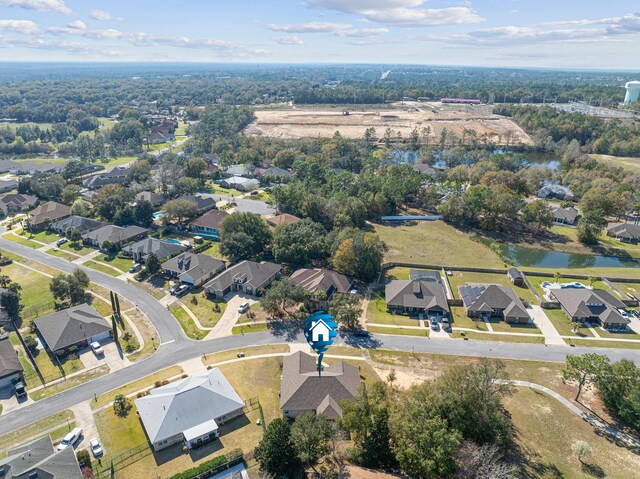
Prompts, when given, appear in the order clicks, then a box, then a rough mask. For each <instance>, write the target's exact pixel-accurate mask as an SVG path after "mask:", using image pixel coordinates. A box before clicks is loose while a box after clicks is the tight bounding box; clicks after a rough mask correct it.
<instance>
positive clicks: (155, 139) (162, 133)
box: [149, 120, 176, 145]
mask: <svg viewBox="0 0 640 479" xmlns="http://www.w3.org/2000/svg"><path fill="white" fill-rule="evenodd" d="M175 129H176V123H175V122H174V121H171V120H168V121H164V122H162V123H161V124H159V125H155V126H152V127H151V131H150V132H149V143H151V144H152V145H157V144H159V143H166V142H168V141H176V135H175V133H174V132H175Z"/></svg>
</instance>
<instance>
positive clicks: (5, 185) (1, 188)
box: [0, 180, 18, 193]
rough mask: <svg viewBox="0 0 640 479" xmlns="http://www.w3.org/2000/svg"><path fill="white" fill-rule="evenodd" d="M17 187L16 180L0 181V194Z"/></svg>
mask: <svg viewBox="0 0 640 479" xmlns="http://www.w3.org/2000/svg"><path fill="white" fill-rule="evenodd" d="M17 187H18V181H17V180H0V193H8V192H9V191H11V190H15V189H16V188H17Z"/></svg>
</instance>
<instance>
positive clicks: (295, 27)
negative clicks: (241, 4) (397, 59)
mask: <svg viewBox="0 0 640 479" xmlns="http://www.w3.org/2000/svg"><path fill="white" fill-rule="evenodd" d="M267 28H268V29H269V30H272V31H274V32H285V33H331V34H333V35H336V36H339V37H370V36H377V35H383V34H385V33H388V32H389V30H388V29H387V28H353V25H351V24H349V23H329V22H308V23H284V24H276V23H269V24H268V25H267Z"/></svg>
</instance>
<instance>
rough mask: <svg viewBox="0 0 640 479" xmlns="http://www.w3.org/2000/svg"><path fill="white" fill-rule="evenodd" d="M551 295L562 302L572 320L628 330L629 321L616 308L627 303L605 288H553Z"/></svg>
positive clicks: (565, 311)
mask: <svg viewBox="0 0 640 479" xmlns="http://www.w3.org/2000/svg"><path fill="white" fill-rule="evenodd" d="M549 296H550V297H551V298H552V299H555V300H556V301H557V302H558V303H560V309H562V312H563V313H564V314H565V316H566V317H567V318H569V319H570V320H571V321H574V322H575V321H579V322H581V323H584V322H586V323H592V324H597V325H599V326H602V327H603V328H605V329H612V330H626V329H627V326H628V321H627V320H626V319H625V318H624V317H622V315H621V314H620V313H619V312H618V311H617V309H616V308H622V309H625V308H626V306H625V304H624V303H623V302H622V301H620V300H619V299H618V298H616V297H615V296H614V295H613V294H611V293H610V292H609V291H605V290H604V289H588V288H563V289H552V290H551V291H550V292H549Z"/></svg>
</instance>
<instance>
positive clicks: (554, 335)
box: [529, 305, 567, 346]
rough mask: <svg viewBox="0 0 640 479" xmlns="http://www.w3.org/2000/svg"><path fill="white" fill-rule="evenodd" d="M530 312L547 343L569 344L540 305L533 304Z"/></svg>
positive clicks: (556, 344)
mask: <svg viewBox="0 0 640 479" xmlns="http://www.w3.org/2000/svg"><path fill="white" fill-rule="evenodd" d="M529 312H530V313H531V318H533V323H534V324H535V325H536V326H537V327H538V329H539V330H540V332H541V333H542V334H543V335H544V343H545V344H553V345H555V346H566V345H567V343H565V342H564V339H562V337H561V336H560V333H558V331H557V330H556V328H555V327H554V326H553V323H552V322H551V320H550V319H549V318H548V317H547V315H546V314H545V313H544V311H543V310H542V308H541V307H540V306H533V305H532V306H531V309H530V310H529Z"/></svg>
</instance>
